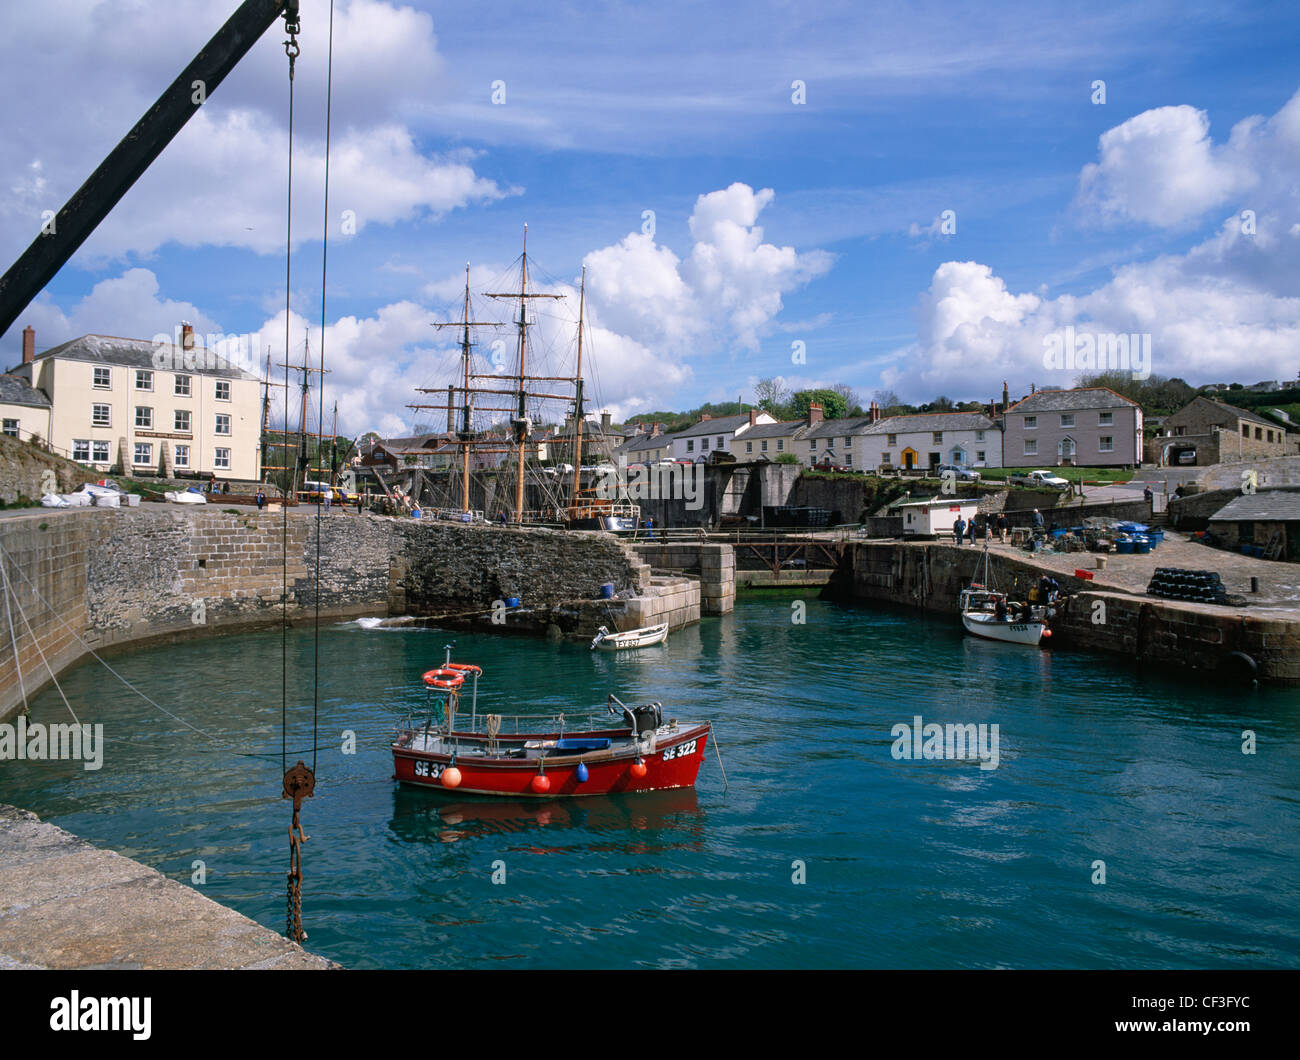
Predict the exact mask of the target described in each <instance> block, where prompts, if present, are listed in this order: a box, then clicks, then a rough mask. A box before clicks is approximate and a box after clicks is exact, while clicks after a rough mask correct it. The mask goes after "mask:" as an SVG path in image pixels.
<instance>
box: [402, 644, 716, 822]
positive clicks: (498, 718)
mask: <svg viewBox="0 0 1300 1060" xmlns="http://www.w3.org/2000/svg"><path fill="white" fill-rule="evenodd" d="M482 675H483V671H482V669H480V668H479V667H477V666H473V665H469V664H466V663H454V662H452V661H451V648H450V647H448V649H447V661H446V662H444V663H443V665H442V666H440V667H438V668H437V669H434V670H430V671H429V672H428V673H426V674H424V677H423V680H424V686H425V688H426V690H427V693H428V694H427V703H426V708H425V709H424V710H421V711H420V712H419V715H418V716H417V715H415V714H411V715H408V716H407V718H406V719H405V720H404V721H403V722H402V723H401V724H400V725H399V726H398V728H397V734H396V737H395V739H394V741H393V766H394V769H395V777H396V779H397V780H398V781H399V782H401V783H403V784H414V785H417V786H420V787H429V788H438V789H440V790H444V791H455V792H456V794H458V795H464V794H469V795H506V796H510V797H511V798H521V797H523V798H527V797H532V798H545V799H553V798H557V797H561V798H563V797H569V796H577V795H609V794H615V793H618V792H629V791H662V790H664V789H667V788H690V787H694V785H695V777H696V774H698V773H699V771H700V764H701V763H702V762H703V761H704V750H705V746H706V744H707V743H708V739H709V736H710V726H709V723H708V722H691V723H679V722H678V721H677V719H676V718H668V719H665V718H664V716H663V708H662V707H661V705H660V704H659V703H646V704H642V705H640V706H635V707H629V706H627V705H626V704H624V703H623V702H622V700H620V699H619V698H618V697H617V696H614V695H611V696H610V697H609V698H608V700H607V701H606V705H605V708H606V709H605V710H604V711H594V712H591V713H588V714H578V715H569V714H558V715H554V716H551V717H537V716H531V717H530V716H526V715H504V714H480V713H479V712H478V681H479V678H480V677H481V676H482ZM467 685H468V687H469V690H470V692H471V696H470V709H469V712H468V717H466V712H465V711H464V709H463V704H462V696H463V694H464V692H465V690H466V686H467Z"/></svg>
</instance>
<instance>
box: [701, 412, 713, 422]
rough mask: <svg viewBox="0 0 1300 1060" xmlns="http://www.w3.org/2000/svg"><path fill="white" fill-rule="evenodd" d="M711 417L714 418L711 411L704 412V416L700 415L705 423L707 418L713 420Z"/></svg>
mask: <svg viewBox="0 0 1300 1060" xmlns="http://www.w3.org/2000/svg"><path fill="white" fill-rule="evenodd" d="M711 419H713V416H712V415H711V414H710V413H708V412H706V413H704V414H703V415H702V416H700V422H701V423H703V422H704V421H705V420H711Z"/></svg>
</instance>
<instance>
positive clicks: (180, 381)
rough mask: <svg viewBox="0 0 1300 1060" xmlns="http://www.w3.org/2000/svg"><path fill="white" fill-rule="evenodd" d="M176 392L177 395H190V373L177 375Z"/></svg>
mask: <svg viewBox="0 0 1300 1060" xmlns="http://www.w3.org/2000/svg"><path fill="white" fill-rule="evenodd" d="M175 394H176V396H177V397H189V396H190V377H189V376H188V375H178V376H177V377H176V390H175Z"/></svg>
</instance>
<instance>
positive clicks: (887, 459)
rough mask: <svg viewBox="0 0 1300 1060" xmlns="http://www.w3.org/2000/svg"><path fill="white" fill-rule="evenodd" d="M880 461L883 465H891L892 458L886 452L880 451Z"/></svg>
mask: <svg viewBox="0 0 1300 1060" xmlns="http://www.w3.org/2000/svg"><path fill="white" fill-rule="evenodd" d="M880 463H881V465H882V466H883V467H891V466H892V465H893V463H894V460H893V458H892V457H891V456H890V455H889V454H888V453H881V454H880Z"/></svg>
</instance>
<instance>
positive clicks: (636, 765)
mask: <svg viewBox="0 0 1300 1060" xmlns="http://www.w3.org/2000/svg"><path fill="white" fill-rule="evenodd" d="M630 768H631V770H632V775H633V776H634V777H636V778H637V779H640V778H641V777H643V776H645V775H646V773H647V772H648V770H647V769H646V767H645V763H644V762H642V761H641V759H639V758H638V759H637V760H636V761H635V762H633V763H632V765H631V767H630Z"/></svg>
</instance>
